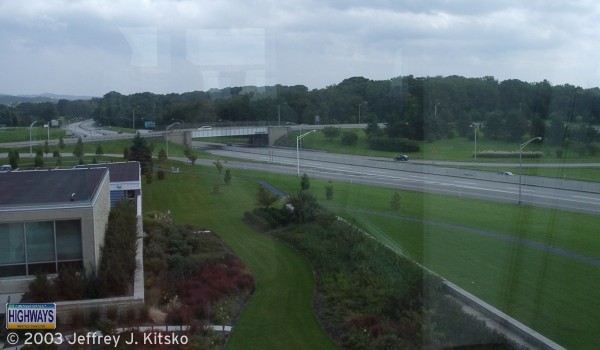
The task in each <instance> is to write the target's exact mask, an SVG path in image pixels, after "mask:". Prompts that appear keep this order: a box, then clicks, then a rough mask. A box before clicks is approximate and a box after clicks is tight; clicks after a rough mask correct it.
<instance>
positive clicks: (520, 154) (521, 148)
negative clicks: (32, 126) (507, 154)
mask: <svg viewBox="0 0 600 350" xmlns="http://www.w3.org/2000/svg"><path fill="white" fill-rule="evenodd" d="M535 140H538V141H542V138H541V137H540V136H538V137H534V138H532V139H531V140H529V141H527V142H523V143H522V144H521V145H520V146H519V205H521V203H522V202H521V186H522V185H523V181H522V176H523V162H522V158H523V156H522V154H523V148H525V147H527V145H528V144H529V143H531V142H533V141H535Z"/></svg>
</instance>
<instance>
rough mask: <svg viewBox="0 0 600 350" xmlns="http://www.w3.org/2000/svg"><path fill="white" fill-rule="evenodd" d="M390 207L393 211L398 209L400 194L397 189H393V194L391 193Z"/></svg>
mask: <svg viewBox="0 0 600 350" xmlns="http://www.w3.org/2000/svg"><path fill="white" fill-rule="evenodd" d="M390 208H392V210H393V211H396V212H398V211H400V194H399V193H398V191H394V194H393V195H392V200H391V201H390Z"/></svg>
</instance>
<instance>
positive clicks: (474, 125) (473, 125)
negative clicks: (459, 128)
mask: <svg viewBox="0 0 600 350" xmlns="http://www.w3.org/2000/svg"><path fill="white" fill-rule="evenodd" d="M471 126H472V127H473V133H474V134H475V153H473V156H474V157H475V160H477V124H475V123H473V124H471Z"/></svg>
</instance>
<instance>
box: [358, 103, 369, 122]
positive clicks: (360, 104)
mask: <svg viewBox="0 0 600 350" xmlns="http://www.w3.org/2000/svg"><path fill="white" fill-rule="evenodd" d="M363 103H369V102H367V101H362V102H361V103H359V104H358V124H360V106H362V105H363Z"/></svg>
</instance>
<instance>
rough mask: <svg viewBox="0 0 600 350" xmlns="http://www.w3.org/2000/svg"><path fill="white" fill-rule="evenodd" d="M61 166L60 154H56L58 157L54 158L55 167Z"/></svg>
mask: <svg viewBox="0 0 600 350" xmlns="http://www.w3.org/2000/svg"><path fill="white" fill-rule="evenodd" d="M61 165H62V156H61V155H60V152H59V153H58V155H57V156H56V166H61Z"/></svg>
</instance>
